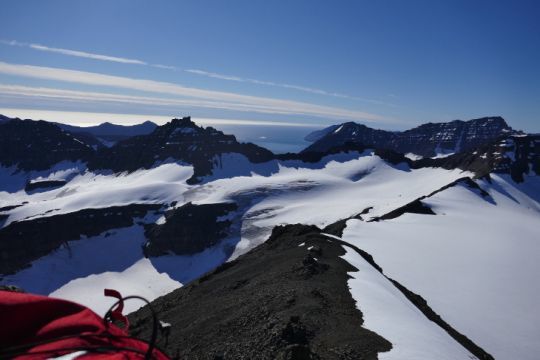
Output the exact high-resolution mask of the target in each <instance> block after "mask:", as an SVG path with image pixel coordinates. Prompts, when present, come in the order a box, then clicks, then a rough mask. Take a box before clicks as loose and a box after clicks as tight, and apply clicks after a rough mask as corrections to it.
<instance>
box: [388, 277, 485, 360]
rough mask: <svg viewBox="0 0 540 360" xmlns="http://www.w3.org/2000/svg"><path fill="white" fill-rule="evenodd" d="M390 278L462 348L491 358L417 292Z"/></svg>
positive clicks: (481, 356) (483, 359)
mask: <svg viewBox="0 0 540 360" xmlns="http://www.w3.org/2000/svg"><path fill="white" fill-rule="evenodd" d="M388 280H390V281H391V282H392V283H393V284H394V285H395V286H396V287H397V288H398V289H399V290H400V291H401V292H402V293H403V294H404V295H405V296H406V297H407V299H409V301H410V302H412V303H413V304H414V305H415V306H416V307H417V308H418V309H420V311H422V313H423V314H424V315H425V316H426V317H427V318H428V319H429V320H431V321H433V322H434V323H436V324H437V325H439V326H440V327H441V328H443V329H444V330H445V331H446V332H447V333H448V334H449V335H450V336H451V337H452V338H454V340H456V341H457V342H458V343H460V344H461V345H462V346H463V347H464V348H466V349H467V350H469V351H470V352H471V353H472V354H473V355H474V356H476V357H477V358H478V359H480V360H493V359H494V358H493V356H491V355H490V354H489V353H488V352H486V351H485V350H484V349H482V348H481V347H480V346H478V345H476V344H475V343H474V342H472V341H471V340H470V339H469V338H467V337H466V336H465V335H463V334H461V333H460V332H459V331H457V330H456V329H454V328H453V327H452V326H450V325H449V324H448V323H447V322H446V321H444V320H443V319H442V318H441V317H440V316H439V315H438V314H437V313H436V312H435V311H433V309H432V308H431V307H430V306H429V305H428V303H427V301H426V300H425V299H424V298H423V297H421V296H420V295H418V294H415V293H414V292H412V291H410V290H409V289H407V288H406V287H405V286H403V285H401V284H400V283H399V282H397V281H395V280H393V279H390V278H389V279H388Z"/></svg>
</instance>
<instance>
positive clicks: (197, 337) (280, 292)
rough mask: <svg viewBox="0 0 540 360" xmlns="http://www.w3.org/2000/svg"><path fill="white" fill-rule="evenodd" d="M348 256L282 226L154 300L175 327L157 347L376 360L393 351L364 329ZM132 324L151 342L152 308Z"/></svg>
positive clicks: (210, 354) (304, 229)
mask: <svg viewBox="0 0 540 360" xmlns="http://www.w3.org/2000/svg"><path fill="white" fill-rule="evenodd" d="M302 244H303V245H302ZM300 245H302V246H300ZM343 254H345V251H344V250H343V248H342V247H341V246H340V245H339V244H337V243H335V242H331V241H328V238H327V237H325V236H322V235H321V234H320V230H319V229H317V228H316V227H313V226H305V225H289V226H285V227H277V228H275V229H274V231H273V233H272V236H271V237H270V239H269V240H268V241H267V242H265V243H264V244H262V245H260V246H259V247H257V248H255V249H253V250H252V251H250V252H249V253H247V254H246V255H244V256H242V257H240V258H238V259H237V260H235V261H232V262H229V263H225V264H223V265H222V266H220V267H219V268H217V269H216V270H214V271H213V272H212V273H209V274H207V275H205V276H203V277H202V278H200V279H199V280H197V281H195V282H193V283H191V284H190V285H187V286H185V287H183V288H180V289H178V290H176V291H174V292H172V293H170V294H168V295H166V296H164V297H161V298H159V299H157V300H156V301H154V302H153V307H154V309H155V310H156V311H157V313H158V314H159V317H160V319H162V320H163V321H166V322H168V323H170V324H171V325H172V327H171V331H170V335H169V337H168V341H167V342H165V341H164V339H162V340H160V342H159V343H158V344H159V346H161V347H163V348H164V349H165V350H166V351H167V352H168V353H169V355H171V356H173V357H177V358H181V359H184V358H185V359H188V358H189V359H376V358H377V353H379V352H381V351H388V350H390V348H391V344H390V343H389V342H388V341H386V340H385V339H384V338H382V337H381V336H379V335H377V334H376V333H374V332H372V331H370V330H368V329H365V328H363V327H362V323H363V319H362V313H361V312H360V311H359V310H358V309H357V307H356V304H355V302H354V300H353V299H352V297H351V295H350V292H349V289H348V286H347V280H348V275H347V272H350V271H355V268H354V267H352V266H351V265H349V264H348V263H347V262H346V261H345V260H343V259H342V258H341V257H340V256H342V255H343ZM358 306H360V308H361V306H362V304H358ZM130 322H131V324H132V333H133V335H135V336H142V337H148V336H149V334H150V331H151V323H152V321H151V317H150V312H149V310H148V308H146V307H145V308H143V309H141V310H139V311H138V312H136V313H133V314H131V315H130Z"/></svg>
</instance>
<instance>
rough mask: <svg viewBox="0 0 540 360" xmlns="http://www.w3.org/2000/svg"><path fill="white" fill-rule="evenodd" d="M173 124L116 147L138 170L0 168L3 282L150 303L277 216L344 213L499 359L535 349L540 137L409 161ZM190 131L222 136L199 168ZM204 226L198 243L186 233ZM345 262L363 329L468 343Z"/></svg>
mask: <svg viewBox="0 0 540 360" xmlns="http://www.w3.org/2000/svg"><path fill="white" fill-rule="evenodd" d="M173 125H174V124H172V123H171V125H169V126H168V127H163V128H160V129H158V130H159V131H158V130H157V131H156V132H154V133H153V135H152V136H148V137H139V138H134V139H133V140H131V141H126V142H123V143H121V144H120V145H117V146H115V147H113V148H111V149H110V150H107V151H108V153H110V154H113V155H114V156H115V157H114V158H115V159H116V160H118V161H120V163H118V164H116V165H115V166H118V168H119V169H121V170H125V169H124V167H127V168H129V169H130V171H129V172H127V171H126V172H116V173H115V172H113V171H112V170H110V169H109V170H107V167H106V166H104V167H103V169H102V168H100V167H88V165H87V163H85V162H84V161H63V162H59V163H55V164H54V165H53V166H51V167H49V169H47V170H43V169H40V170H39V171H38V170H24V169H20V168H17V167H16V166H15V165H10V166H9V167H5V166H4V167H0V180H1V181H0V258H1V259H2V261H3V262H2V263H0V269H1V271H0V272H3V274H2V278H1V282H2V284H3V283H11V284H16V285H19V286H21V287H22V288H24V289H26V290H28V291H31V292H35V293H40V294H51V295H54V296H59V297H63V298H67V299H71V300H75V301H78V302H81V303H83V304H85V305H88V306H89V307H91V308H93V309H95V310H96V311H98V312H100V313H103V312H104V311H105V310H106V309H107V308H108V307H109V306H110V304H111V302H112V300H110V299H107V298H105V297H103V295H102V294H103V288H104V287H114V288H117V289H118V290H121V291H122V293H123V294H124V295H130V294H138V295H143V296H145V297H147V298H148V299H149V300H153V299H156V298H157V297H160V296H162V295H164V294H167V293H169V292H170V291H172V290H173V289H176V288H178V287H182V286H184V285H186V284H188V283H190V282H192V281H193V280H195V279H197V278H199V277H201V276H202V275H203V274H205V273H207V272H208V271H211V270H212V269H215V268H216V267H218V266H219V265H221V264H223V263H225V262H227V261H229V262H231V261H232V260H234V259H237V258H239V257H240V256H242V255H244V254H246V253H248V252H250V251H251V250H253V249H255V248H257V247H258V246H259V245H261V244H262V243H264V242H265V241H267V239H268V238H269V236H270V234H271V233H272V230H273V229H275V228H276V226H278V225H285V224H297V223H299V224H304V225H315V226H317V227H319V228H324V227H327V226H328V227H329V228H332V229H334V230H335V229H343V227H345V226H346V227H345V230H344V233H343V236H342V239H343V240H344V241H346V242H349V243H350V244H353V245H355V246H356V247H358V248H360V249H362V250H365V251H367V252H368V253H369V254H371V255H373V257H374V259H375V261H376V262H377V263H378V264H379V265H380V266H381V267H382V268H383V269H384V275H386V276H388V277H389V278H391V279H394V280H397V281H399V283H401V284H402V285H404V286H405V287H406V288H407V289H409V290H410V291H412V292H414V293H416V294H419V295H421V296H422V297H424V298H425V299H426V300H427V303H428V305H429V306H431V308H432V309H433V310H434V311H435V312H436V313H437V314H439V315H440V316H441V317H442V318H443V319H444V320H445V321H446V322H447V323H448V324H450V325H451V326H452V327H453V328H454V329H457V330H458V331H459V332H461V333H462V334H463V335H465V336H467V337H468V338H469V339H471V340H472V341H473V342H474V343H476V344H477V345H479V346H480V347H482V348H484V350H486V351H487V352H489V353H491V354H493V355H495V357H496V358H498V359H499V358H500V359H512V358H516V357H517V358H522V359H532V358H534V354H537V353H538V352H540V347H539V346H538V344H537V341H536V340H535V338H534V336H535V334H537V333H538V332H539V331H540V328H539V327H538V325H537V324H539V323H540V317H539V316H538V312H537V311H535V310H534V306H535V304H536V303H539V302H540V288H539V287H538V285H537V283H538V282H537V281H536V279H535V275H536V274H538V272H539V270H540V268H539V266H538V265H537V259H538V256H540V245H539V242H538V239H537V238H538V230H537V229H538V224H539V223H540V204H539V203H540V180H539V178H538V176H537V175H535V174H536V173H537V169H538V152H537V148H538V146H537V145H538V140H537V139H536V138H534V137H531V138H529V137H523V138H517V137H513V138H507V139H504V140H500V142H498V143H496V144H495V143H494V144H495V145H486V146H485V147H483V148H482V151H478V152H472V151H471V152H468V153H461V154H459V155H457V156H456V155H454V156H449V157H448V158H444V159H437V160H434V159H423V160H420V161H417V162H414V161H410V159H407V158H405V157H402V156H401V155H399V154H397V155H396V154H393V155H392V154H390V155H391V156H388V154H387V153H386V154H385V153H384V152H380V151H377V150H370V149H367V150H362V151H344V152H338V153H333V154H327V155H326V156H323V155H321V154H318V155H317V157H310V156H307V157H303V156H302V155H290V156H289V155H287V156H282V157H279V156H273V155H272V154H271V153H269V154H267V153H266V152H264V151H263V152H260V151H262V150H260V149H259V148H256V147H253V148H252V147H250V146H247V147H245V146H244V145H242V144H239V143H237V142H236V141H235V140H234V138H233V137H230V136H228V135H224V134H222V133H219V132H216V131H215V130H213V129H209V130H205V129H202V128H199V127H196V126H195V125H194V124H193V123H192V122H191V121H188V120H186V119H184V120H178V121H176V124H175V125H174V126H173ZM338 130H340V129H339V128H336V129H335V130H334V131H338ZM342 130H343V129H341V130H340V131H342ZM56 133H57V132H55V134H56ZM194 134H199V135H197V136H195V135H194ZM57 135H58V134H57ZM59 136H63V135H62V134H60V135H59ZM192 137H193V138H194V139H195V140H196V141H195V142H194V143H197V144H198V145H201V146H202V145H204V146H206V145H205V144H206V142H208V141H209V140H208V139H212V138H215V139H218V140H219V141H217V142H216V144H217V145H216V144H214V145H216V147H212V146H214V145H212V146H210V147H209V148H208V151H207V152H205V153H204V154H203V155H204V156H203V157H202V158H201V159H199V160H200V162H197V161H199V160H197V161H195V162H193V164H194V165H190V164H192V162H189V161H187V162H184V160H183V159H188V160H189V159H192V160H193V159H195V157H194V156H195V155H196V153H197V149H194V148H192V147H191V145H193V144H191V145H190V141H191V140H193V139H192ZM70 139H71V138H70ZM171 139H172V140H174V141H172V140H171ZM190 139H191V140H190ZM70 141H71V140H70ZM171 141H172V142H171ZM147 143H150V144H151V145H152V146H151V148H152V149H154V150H155V151H157V153H159V154H157V153H156V154H154V153H152V152H150V153H147V154H144V160H145V161H144V166H142V167H141V166H139V165H141V164H139V162H138V161H139V160H140V159H139V158H138V157H137V156H136V154H135V155H134V154H133V153H131V152H130V150H129V148H130V146H132V145H133V146H141V149H142V148H144V145H145V144H147ZM168 143H170V144H169V145H167V144H168ZM222 143H223V144H225V145H223V146H222V145H219V144H222ZM141 144H142V145H141ZM178 144H180V145H178ZM231 144H232V145H231ZM164 145H167V146H171V149H170V150H167V151H165V152H163V151H162V149H163V148H164ZM154 150H152V151H154ZM263 150H264V149H263ZM186 154H187V155H186ZM265 154H267V155H269V156H268V157H267V156H266V155H265ZM376 154H379V155H376ZM155 155H158V156H157V157H156V156H155ZM173 155H174V156H173ZM304 155H305V154H304ZM319 155H320V156H319ZM394 155H395V156H394ZM122 159H124V160H125V159H127V160H128V163H123V161H124V160H122ZM254 159H255V160H254ZM301 159H303V160H301ZM384 159H389V160H388V161H387V160H384ZM316 160H317V161H316ZM390 160H391V161H390ZM394 160H395V161H394ZM100 161H103V163H104V164H105V163H106V161H107V158H106V156H104V157H102V158H101V160H100ZM399 161H401V162H399ZM201 166H202V167H201ZM430 166H433V167H430ZM436 166H440V167H436ZM197 167H199V172H198V175H197V176H194V175H195V172H196V170H197ZM460 168H461V169H460ZM462 169H467V171H464V170H462ZM477 170H478V171H477ZM475 172H476V173H475ZM479 174H480V175H482V176H483V177H482V178H480V179H475V176H476V175H479ZM488 175H489V176H488ZM195 180H196V181H195ZM516 181H518V182H516ZM206 209H213V210H208V211H207V210H206ZM433 213H434V214H435V215H426V214H433ZM186 219H189V221H188V220H186ZM216 224H217V225H216ZM214 225H216V226H214ZM179 227H181V231H177V230H178V229H179ZM171 229H172V230H171ZM201 229H202V230H201ZM338 232H340V231H338ZM195 235H196V236H197V241H199V240H200V241H201V242H202V244H203V245H201V244H198V245H199V246H192V245H193V244H192V242H193V241H194V240H193V239H194V238H195ZM176 236H178V239H177V238H176ZM190 242H191V244H190ZM184 245H185V246H184ZM201 249H202V250H201ZM150 250H152V251H150ZM22 255H24V256H22ZM343 259H345V260H346V261H348V262H349V263H350V264H351V265H352V266H355V267H356V268H357V269H358V270H359V271H356V272H350V275H351V277H352V279H350V281H349V287H350V289H351V295H352V296H353V297H354V299H355V300H356V301H357V302H358V303H359V304H362V305H361V309H360V310H361V311H362V312H363V313H364V314H365V325H364V326H365V327H366V328H367V329H369V330H373V331H375V332H377V333H378V334H380V335H381V336H383V337H384V338H386V339H387V340H389V341H390V342H391V343H392V344H393V346H394V348H393V349H392V350H391V351H389V352H387V353H384V354H380V358H388V359H392V358H415V359H430V358H431V359H433V358H437V359H439V358H440V359H445V358H447V359H454V358H456V359H459V358H465V359H467V358H468V357H469V358H470V357H471V356H473V355H471V354H469V353H468V352H467V351H466V350H465V348H464V347H462V346H461V345H459V343H458V342H456V341H455V338H453V337H452V336H450V335H449V334H448V333H446V332H445V331H444V330H443V328H442V327H440V326H439V325H437V324H435V323H434V322H431V321H429V320H428V317H426V316H424V315H425V314H422V312H420V311H419V310H418V307H417V306H416V305H414V304H413V302H412V300H410V299H407V297H406V296H405V295H404V292H403V291H402V290H399V287H398V286H397V285H395V284H394V283H393V282H391V281H390V280H388V279H387V278H385V277H384V275H383V274H381V273H380V272H377V271H374V269H375V268H374V267H371V266H372V264H370V263H369V261H366V259H365V258H362V257H358V256H357V254H356V253H351V252H349V251H348V250H347V253H346V255H345V256H344V257H343ZM314 261H317V260H314ZM368 290H369V291H368ZM138 306H139V304H129V307H128V309H127V310H128V311H133V310H136V309H137V308H138ZM393 322H395V323H393ZM411 329H414V331H413V330H411ZM419 338H422V339H424V340H423V341H419V340H418V339H419ZM467 349H470V348H468V347H467ZM473 353H474V354H476V353H475V352H474V351H473Z"/></svg>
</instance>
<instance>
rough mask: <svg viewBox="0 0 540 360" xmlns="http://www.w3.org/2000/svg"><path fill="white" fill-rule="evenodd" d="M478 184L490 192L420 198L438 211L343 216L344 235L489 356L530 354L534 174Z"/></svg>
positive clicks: (536, 295)
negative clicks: (375, 218) (375, 217)
mask: <svg viewBox="0 0 540 360" xmlns="http://www.w3.org/2000/svg"><path fill="white" fill-rule="evenodd" d="M478 184H479V185H480V186H481V188H482V189H483V190H485V191H486V192H487V193H488V194H489V196H484V197H483V196H482V195H480V194H479V193H478V192H476V191H473V190H471V189H469V188H467V187H465V186H463V185H456V186H454V187H451V188H448V189H446V190H444V191H442V192H440V193H437V194H435V195H434V196H432V197H429V198H427V199H424V200H422V202H423V203H424V204H426V205H427V206H429V207H430V208H431V209H432V210H433V211H434V212H435V213H436V214H437V215H434V216H433V215H421V214H404V215H402V216H400V217H398V218H395V219H392V220H386V221H380V222H364V221H360V220H349V221H348V222H347V227H346V229H345V231H344V234H343V240H345V241H347V242H350V243H351V244H354V245H356V246H358V247H360V248H362V249H364V250H365V251H367V252H368V253H370V254H371V255H373V257H374V258H375V260H376V261H377V263H378V264H379V265H380V266H381V267H382V268H383V269H384V271H385V274H386V275H387V276H389V277H391V278H393V279H395V280H398V281H399V282H400V283H402V284H403V285H404V286H406V287H407V288H408V289H410V290H412V291H414V292H416V293H419V294H422V296H423V297H424V298H425V299H426V300H427V301H428V303H429V304H430V305H431V307H432V308H433V309H434V310H435V311H436V312H437V313H439V314H440V315H441V316H442V317H443V318H444V319H445V320H446V321H447V322H449V323H450V324H451V325H452V326H454V327H456V328H457V329H460V331H462V332H463V333H464V334H465V335H466V336H468V337H469V338H471V339H472V340H473V341H475V342H476V343H477V344H478V345H480V346H482V347H483V348H484V349H485V350H486V351H488V352H490V353H491V354H492V355H494V357H495V358H496V359H518V358H519V359H535V358H536V356H537V354H538V352H539V351H540V348H539V343H538V341H537V334H538V333H540V325H539V324H540V313H539V312H538V311H537V304H538V303H540V285H539V282H538V281H537V274H538V273H540V265H539V263H538V257H539V256H540V237H539V225H540V205H539V203H538V201H537V200H535V199H534V198H532V197H531V196H529V195H528V194H531V195H532V194H534V196H535V197H536V199H538V195H540V191H539V190H540V179H539V178H538V177H537V176H531V177H527V178H526V181H525V182H524V183H523V184H521V185H516V184H515V183H513V181H512V180H511V179H510V177H509V176H497V175H493V176H492V179H491V183H490V182H488V181H485V180H481V181H478ZM522 190H524V191H522Z"/></svg>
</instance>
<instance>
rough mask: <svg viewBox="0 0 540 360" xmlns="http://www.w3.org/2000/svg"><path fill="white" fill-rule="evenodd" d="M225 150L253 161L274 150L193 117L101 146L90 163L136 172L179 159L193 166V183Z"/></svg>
mask: <svg viewBox="0 0 540 360" xmlns="http://www.w3.org/2000/svg"><path fill="white" fill-rule="evenodd" d="M224 153H238V154H242V155H244V156H246V157H247V158H248V159H249V160H250V161H251V162H263V161H268V160H271V159H272V158H273V157H274V155H273V154H272V152H271V151H269V150H267V149H264V148H262V147H259V146H257V145H254V144H251V143H247V144H244V143H239V142H238V141H237V140H236V138H235V137H234V135H226V134H224V133H223V132H221V131H218V130H216V129H214V128H212V127H206V128H203V127H200V126H197V124H195V123H194V122H193V121H191V118H190V117H184V118H181V119H173V120H172V121H170V122H168V123H167V124H165V125H162V126H158V127H157V128H156V129H155V130H154V131H153V132H152V133H150V134H148V135H141V136H134V137H131V138H129V139H126V140H123V141H120V142H118V143H117V144H116V145H114V146H112V147H111V148H108V149H102V150H101V151H99V152H98V156H96V158H95V159H94V161H92V162H91V163H89V167H90V168H91V169H112V170H113V171H135V170H137V169H141V168H146V169H148V168H151V167H152V166H153V165H154V164H156V163H160V162H164V161H170V160H171V159H172V160H174V161H179V162H183V163H187V164H191V165H193V167H194V174H193V177H192V178H191V179H190V182H191V183H195V182H197V181H199V178H200V177H202V176H206V175H210V174H211V173H212V169H213V168H214V166H217V165H218V164H219V157H220V156H221V154H224Z"/></svg>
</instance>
